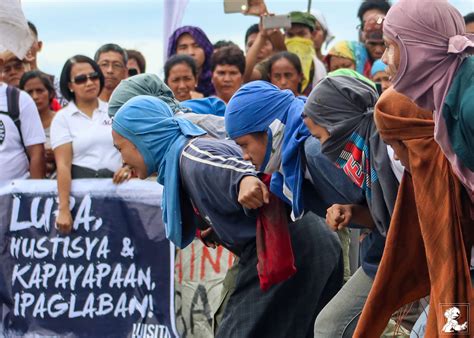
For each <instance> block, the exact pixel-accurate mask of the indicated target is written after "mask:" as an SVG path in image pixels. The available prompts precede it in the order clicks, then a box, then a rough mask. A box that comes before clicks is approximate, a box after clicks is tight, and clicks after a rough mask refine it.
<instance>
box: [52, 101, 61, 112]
mask: <svg viewBox="0 0 474 338" xmlns="http://www.w3.org/2000/svg"><path fill="white" fill-rule="evenodd" d="M50 107H51V109H52V110H54V111H59V110H61V109H62V108H63V107H62V106H61V104H60V103H59V101H58V100H56V99H53V100H51V105H50Z"/></svg>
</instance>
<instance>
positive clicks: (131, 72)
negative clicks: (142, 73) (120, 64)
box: [128, 68, 138, 76]
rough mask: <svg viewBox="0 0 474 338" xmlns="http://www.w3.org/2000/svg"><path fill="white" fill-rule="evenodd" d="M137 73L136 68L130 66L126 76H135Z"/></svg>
mask: <svg viewBox="0 0 474 338" xmlns="http://www.w3.org/2000/svg"><path fill="white" fill-rule="evenodd" d="M137 74H138V70H136V69H135V68H130V69H129V70H128V76H135V75H137Z"/></svg>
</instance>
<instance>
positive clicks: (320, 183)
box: [225, 81, 364, 279]
mask: <svg viewBox="0 0 474 338" xmlns="http://www.w3.org/2000/svg"><path fill="white" fill-rule="evenodd" d="M305 102H306V98H305V97H295V96H294V95H293V93H292V92H291V91H289V90H280V89H279V88H278V87H276V86H274V85H272V84H270V83H268V82H264V81H253V82H251V83H248V84H246V85H244V86H243V87H242V88H240V89H239V90H238V91H237V93H236V94H235V95H234V96H233V98H232V99H231V100H230V102H229V104H228V105H227V108H226V114H225V126H226V131H227V133H228V134H229V137H230V138H232V139H234V140H235V141H236V142H237V144H239V145H240V146H241V148H242V150H243V153H244V159H246V160H250V161H252V163H253V164H254V165H255V166H256V167H257V169H258V170H259V171H261V172H264V173H266V174H271V175H272V180H271V185H270V190H271V192H272V193H274V194H276V195H277V196H279V197H280V198H281V199H282V200H283V201H285V202H287V203H288V204H289V205H291V210H292V217H293V218H294V219H300V218H302V217H303V215H304V214H305V213H307V212H309V211H312V212H314V213H316V214H317V215H319V216H320V217H325V215H326V209H327V208H329V207H330V206H331V205H333V204H335V203H357V202H358V201H362V200H363V199H364V197H363V195H362V194H361V192H360V191H358V189H357V188H356V187H355V186H354V185H353V184H352V183H351V182H350V180H349V179H348V178H347V177H346V176H345V175H344V173H343V172H342V171H340V170H334V166H333V165H332V163H331V162H330V161H329V160H328V159H327V158H326V157H324V156H322V154H321V146H320V144H319V142H318V141H317V140H314V139H311V138H310V136H311V135H310V133H309V131H308V129H307V128H306V126H305V125H304V123H303V120H302V119H301V113H302V112H303V109H304V104H305ZM338 235H339V236H340V238H341V240H342V241H344V244H343V249H345V250H346V251H347V252H345V255H344V258H345V264H344V265H345V268H346V273H345V278H346V279H348V278H349V277H350V270H349V257H348V250H349V248H348V247H349V238H348V236H349V234H348V231H347V230H343V232H338Z"/></svg>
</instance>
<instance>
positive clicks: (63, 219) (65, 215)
mask: <svg viewBox="0 0 474 338" xmlns="http://www.w3.org/2000/svg"><path fill="white" fill-rule="evenodd" d="M72 223H73V220H72V215H71V211H70V210H69V209H59V213H58V217H56V229H58V230H59V232H60V233H62V234H63V235H67V234H69V233H70V232H71V230H72Z"/></svg>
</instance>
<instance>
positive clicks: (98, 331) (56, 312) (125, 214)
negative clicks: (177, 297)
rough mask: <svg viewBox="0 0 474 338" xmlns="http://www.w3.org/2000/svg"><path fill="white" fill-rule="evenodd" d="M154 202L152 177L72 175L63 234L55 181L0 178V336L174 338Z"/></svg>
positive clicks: (166, 260)
mask: <svg viewBox="0 0 474 338" xmlns="http://www.w3.org/2000/svg"><path fill="white" fill-rule="evenodd" d="M160 204H161V186H159V185H158V184H157V183H154V182H147V181H130V182H128V183H125V184H123V185H119V186H116V185H113V184H112V182H111V180H98V179H95V180H74V181H73V184H72V193H71V198H70V205H71V209H72V216H73V220H74V223H73V230H72V232H71V234H69V235H61V234H60V233H59V232H58V230H57V229H55V226H54V224H55V214H56V212H57V207H58V203H57V185H56V182H55V181H49V180H28V181H26V180H25V181H13V182H11V183H3V184H2V185H0V206H1V207H0V259H1V262H2V263H1V265H0V318H1V320H2V322H1V323H2V325H1V327H0V329H1V330H2V332H0V335H3V336H35V337H38V336H72V337H77V336H81V337H143V338H148V337H177V336H178V335H177V333H176V327H175V313H174V254H175V248H174V246H173V245H172V244H171V243H170V242H169V241H168V240H167V239H166V236H165V229H164V226H163V223H162V220H161V208H160Z"/></svg>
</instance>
